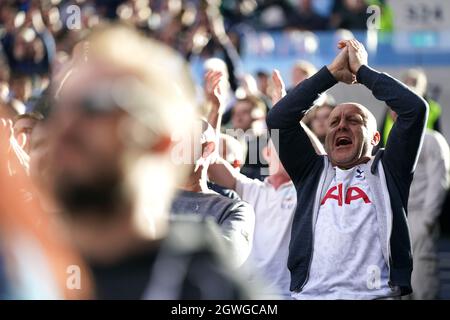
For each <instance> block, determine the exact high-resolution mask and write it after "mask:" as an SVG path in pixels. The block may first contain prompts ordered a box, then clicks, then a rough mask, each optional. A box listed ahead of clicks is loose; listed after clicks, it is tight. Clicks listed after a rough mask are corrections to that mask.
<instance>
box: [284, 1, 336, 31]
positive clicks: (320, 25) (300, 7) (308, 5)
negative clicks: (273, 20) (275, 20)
mask: <svg viewBox="0 0 450 320" xmlns="http://www.w3.org/2000/svg"><path fill="white" fill-rule="evenodd" d="M312 2H313V1H311V0H297V6H296V10H295V11H294V12H293V13H292V14H291V17H290V22H289V24H288V25H289V27H291V28H297V29H301V30H324V29H326V28H327V27H328V21H327V19H326V18H324V17H322V16H321V15H319V14H317V13H316V12H315V10H314V7H313V4H312Z"/></svg>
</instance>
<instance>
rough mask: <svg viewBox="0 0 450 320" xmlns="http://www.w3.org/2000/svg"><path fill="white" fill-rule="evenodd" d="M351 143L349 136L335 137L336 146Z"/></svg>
mask: <svg viewBox="0 0 450 320" xmlns="http://www.w3.org/2000/svg"><path fill="white" fill-rule="evenodd" d="M351 144H353V142H352V139H350V138H349V137H339V138H337V139H336V142H335V144H334V145H335V146H336V147H343V146H349V145H351Z"/></svg>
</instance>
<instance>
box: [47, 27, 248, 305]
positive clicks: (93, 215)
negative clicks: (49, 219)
mask: <svg viewBox="0 0 450 320" xmlns="http://www.w3.org/2000/svg"><path fill="white" fill-rule="evenodd" d="M86 44H87V47H88V48H89V49H88V50H86V51H81V53H82V54H83V55H84V56H83V57H81V58H80V57H74V61H76V62H75V63H74V64H73V68H72V69H71V70H70V74H68V75H67V76H66V77H65V78H64V80H63V82H62V83H61V84H60V85H59V86H58V87H57V89H56V92H55V96H56V104H55V109H54V111H53V113H52V115H51V117H50V119H49V124H48V125H49V130H50V132H52V135H51V138H50V141H49V145H50V150H49V161H50V165H51V167H52V168H53V169H52V170H53V172H52V174H51V176H52V179H51V180H52V184H53V190H54V192H55V195H56V198H57V200H58V202H59V204H60V205H61V206H62V207H63V209H64V210H65V213H66V214H65V220H66V222H67V224H68V226H69V229H70V233H71V234H70V235H71V238H72V240H73V242H74V243H75V244H76V246H77V247H78V248H79V250H80V251H81V253H82V255H83V256H84V258H85V259H86V260H87V262H88V264H89V266H90V270H91V272H92V278H93V283H94V289H95V292H96V297H97V298H100V299H104V298H112V299H115V298H121V299H138V298H144V299H150V298H158V299H182V298H184V299H186V298H188V299H206V298H208V299H233V298H243V297H248V296H247V295H245V294H244V293H243V291H242V290H241V289H240V287H239V286H238V285H237V281H235V280H234V279H233V278H232V277H231V276H230V275H229V273H228V271H227V270H228V269H227V267H226V265H225V263H224V262H223V260H222V258H223V256H222V255H221V252H220V249H221V248H223V240H222V239H221V238H220V236H218V234H217V230H216V229H214V226H213V225H210V223H209V222H208V221H206V222H203V224H202V223H200V222H199V221H198V220H197V219H194V218H185V219H183V220H182V221H175V222H174V223H173V224H171V225H170V226H169V222H168V212H169V208H170V203H171V199H172V196H173V194H174V191H175V186H176V185H177V184H178V183H181V182H182V181H183V179H184V178H185V175H186V173H187V172H188V170H189V168H191V167H192V165H193V164H191V163H189V164H185V163H183V162H182V160H183V159H179V157H178V155H177V154H176V152H173V151H174V147H175V144H181V143H185V141H184V140H183V139H180V140H179V141H176V140H174V137H175V136H178V137H184V136H189V135H190V131H191V126H192V123H193V119H195V117H194V111H193V108H194V94H193V92H194V90H193V86H192V84H191V82H190V79H189V78H188V76H187V74H188V73H187V70H186V66H185V63H184V61H182V60H181V59H180V58H179V57H178V56H176V55H175V54H174V53H173V52H172V51H171V50H170V49H168V48H166V47H165V46H163V45H161V44H159V43H157V42H154V41H151V40H147V39H146V38H144V37H143V36H141V35H139V34H137V33H135V32H134V31H132V30H129V29H126V28H124V27H118V26H115V27H106V28H101V29H98V30H96V31H94V32H93V33H92V34H91V35H90V36H89V37H88V38H87V39H86ZM192 220H195V221H192ZM208 226H210V228H208Z"/></svg>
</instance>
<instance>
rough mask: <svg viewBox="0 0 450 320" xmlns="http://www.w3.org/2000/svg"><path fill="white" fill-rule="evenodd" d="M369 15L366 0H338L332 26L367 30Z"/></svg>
mask: <svg viewBox="0 0 450 320" xmlns="http://www.w3.org/2000/svg"><path fill="white" fill-rule="evenodd" d="M368 17H369V14H368V13H367V4H366V3H365V1H364V0H336V2H335V6H334V9H333V15H332V17H331V27H332V28H344V29H350V30H366V29H367V19H368Z"/></svg>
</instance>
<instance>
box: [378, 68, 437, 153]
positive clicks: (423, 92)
mask: <svg viewBox="0 0 450 320" xmlns="http://www.w3.org/2000/svg"><path fill="white" fill-rule="evenodd" d="M402 81H403V82H404V83H405V84H406V85H407V86H408V87H409V88H410V89H411V90H413V91H414V92H415V93H416V94H418V95H419V96H421V97H423V98H424V99H425V100H426V101H427V102H428V105H429V112H428V120H427V128H428V129H432V130H435V131H438V132H440V131H441V124H440V117H441V113H442V107H441V105H440V104H439V103H437V102H436V101H434V100H433V99H431V98H429V97H428V96H427V83H428V81H427V76H426V75H425V72H424V71H423V70H420V69H409V70H408V71H406V73H404V74H403V75H402ZM393 125H394V119H393V118H392V116H391V114H390V112H389V110H387V111H386V115H385V118H384V122H383V124H382V130H380V132H381V133H382V139H381V141H382V142H383V145H386V142H387V138H388V136H389V132H390V131H391V129H392V126H393Z"/></svg>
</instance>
